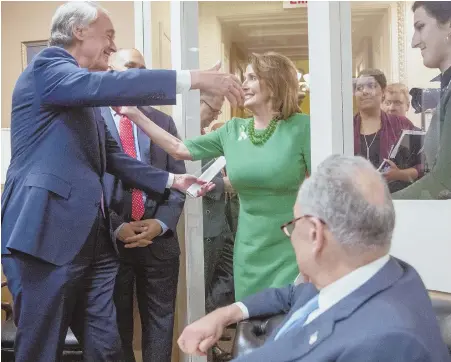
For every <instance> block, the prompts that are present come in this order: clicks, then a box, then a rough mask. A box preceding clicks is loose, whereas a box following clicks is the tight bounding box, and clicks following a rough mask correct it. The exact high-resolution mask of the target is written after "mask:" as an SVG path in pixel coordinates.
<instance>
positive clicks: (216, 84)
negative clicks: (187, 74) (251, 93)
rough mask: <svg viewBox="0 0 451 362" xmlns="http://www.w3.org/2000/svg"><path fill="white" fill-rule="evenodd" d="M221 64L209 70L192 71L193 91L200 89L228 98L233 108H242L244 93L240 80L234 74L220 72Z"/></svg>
mask: <svg viewBox="0 0 451 362" xmlns="http://www.w3.org/2000/svg"><path fill="white" fill-rule="evenodd" d="M220 68H221V62H218V63H216V65H215V66H214V67H213V68H211V69H209V70H192V71H191V89H199V90H201V91H204V92H208V93H212V94H214V95H221V96H224V97H226V98H227V99H228V100H229V102H230V104H231V105H232V107H237V106H241V105H242V104H243V100H244V91H243V89H242V88H241V82H240V80H239V79H238V78H237V77H236V76H234V75H233V74H228V73H224V72H220V71H219V69H220Z"/></svg>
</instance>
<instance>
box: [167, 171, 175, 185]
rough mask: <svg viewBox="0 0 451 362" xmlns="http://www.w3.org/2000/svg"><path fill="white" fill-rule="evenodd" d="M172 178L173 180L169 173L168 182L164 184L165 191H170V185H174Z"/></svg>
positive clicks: (172, 175) (171, 174)
mask: <svg viewBox="0 0 451 362" xmlns="http://www.w3.org/2000/svg"><path fill="white" fill-rule="evenodd" d="M174 178H175V176H174V174H173V173H169V176H168V181H167V182H166V188H167V189H170V188H171V187H172V185H173V184H174Z"/></svg>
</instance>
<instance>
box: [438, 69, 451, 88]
mask: <svg viewBox="0 0 451 362" xmlns="http://www.w3.org/2000/svg"><path fill="white" fill-rule="evenodd" d="M450 81H451V67H450V68H448V69H447V70H445V72H444V73H443V74H442V75H441V77H440V88H441V89H442V90H443V89H445V88H446V87H447V86H448V84H449V82H450Z"/></svg>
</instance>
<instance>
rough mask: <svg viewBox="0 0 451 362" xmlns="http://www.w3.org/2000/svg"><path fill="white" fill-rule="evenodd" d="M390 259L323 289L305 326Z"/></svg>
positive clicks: (246, 315)
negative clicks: (316, 306)
mask: <svg viewBox="0 0 451 362" xmlns="http://www.w3.org/2000/svg"><path fill="white" fill-rule="evenodd" d="M389 259H390V255H388V254H387V255H384V256H383V257H381V258H379V259H377V260H375V261H373V262H371V263H369V264H366V265H364V266H362V267H360V268H358V269H356V270H354V271H352V272H351V273H349V274H347V275H345V276H344V277H342V278H340V279H338V280H336V281H335V282H333V283H332V284H329V285H328V286H327V287H324V288H323V289H321V290H320V292H319V296H318V309H316V310H314V311H313V312H311V313H310V314H309V316H308V317H307V319H306V321H305V323H304V325H307V324H309V323H310V322H311V321H313V320H314V319H315V318H317V317H318V316H320V315H321V314H322V313H324V312H325V311H327V310H328V309H329V308H331V307H333V306H334V305H335V304H337V303H338V302H339V301H341V300H342V299H344V298H345V297H347V296H348V295H350V294H351V293H352V292H354V291H355V290H357V289H358V288H360V287H361V286H362V285H363V284H365V283H366V282H367V281H368V280H370V279H371V278H372V277H373V276H374V275H376V273H377V272H378V271H379V270H381V269H382V268H383V267H384V265H385V264H387V262H388V261H389ZM235 304H236V305H237V306H238V307H239V308H240V309H241V311H242V313H243V319H248V318H249V311H248V309H247V307H246V306H245V305H244V304H243V303H241V302H237V303H235Z"/></svg>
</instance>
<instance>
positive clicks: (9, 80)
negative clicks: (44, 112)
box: [1, 1, 135, 127]
mask: <svg viewBox="0 0 451 362" xmlns="http://www.w3.org/2000/svg"><path fill="white" fill-rule="evenodd" d="M60 4H62V2H59V1H58V2H53V1H37V2H34V1H7V2H5V1H2V3H1V17H2V70H1V71H2V88H1V89H2V113H1V117H2V127H9V125H10V114H11V95H12V91H13V88H14V84H15V82H16V80H17V78H18V77H19V75H20V73H21V72H22V55H21V54H22V53H21V43H22V42H24V41H36V40H46V39H48V37H49V29H50V21H51V18H52V15H53V13H54V12H55V10H56V8H57V7H58V6H59V5H60ZM102 6H103V7H105V8H106V9H107V10H108V11H109V12H110V14H111V18H112V20H113V23H114V25H115V28H116V34H117V35H116V44H117V46H118V47H133V46H134V44H135V40H134V37H135V33H134V32H135V30H134V11H133V2H132V1H117V2H116V1H103V2H102Z"/></svg>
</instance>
